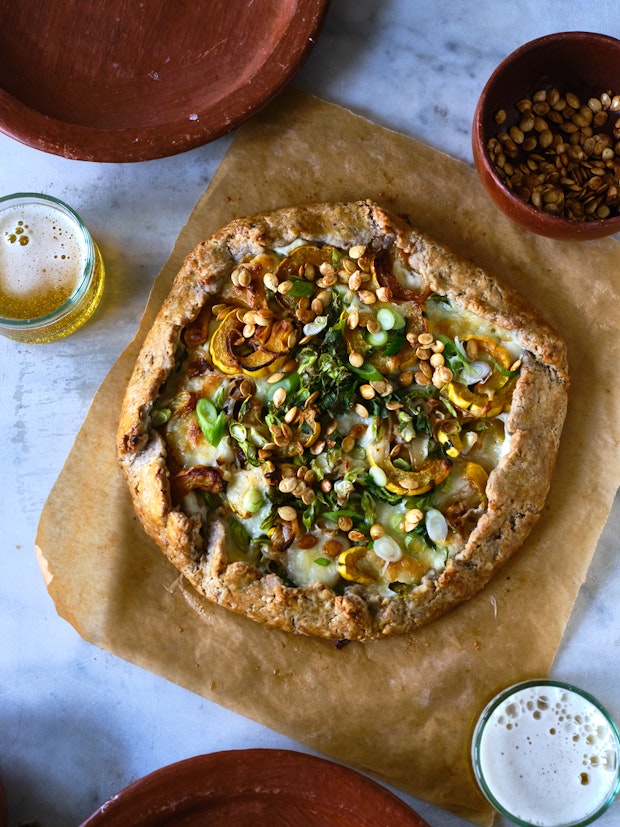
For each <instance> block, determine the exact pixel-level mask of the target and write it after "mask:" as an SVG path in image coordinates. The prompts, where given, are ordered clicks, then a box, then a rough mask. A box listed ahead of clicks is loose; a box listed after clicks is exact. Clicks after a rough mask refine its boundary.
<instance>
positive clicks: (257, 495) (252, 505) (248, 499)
mask: <svg viewBox="0 0 620 827" xmlns="http://www.w3.org/2000/svg"><path fill="white" fill-rule="evenodd" d="M264 503H265V498H264V497H263V495H262V492H261V491H259V490H258V488H251V489H250V490H249V491H248V492H247V493H246V495H245V496H244V498H243V507H244V508H245V509H246V510H247V511H249V512H250V514H256V512H257V511H260V510H261V508H262V507H263V505H264Z"/></svg>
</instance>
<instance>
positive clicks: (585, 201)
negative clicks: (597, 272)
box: [472, 32, 620, 240]
mask: <svg viewBox="0 0 620 827" xmlns="http://www.w3.org/2000/svg"><path fill="white" fill-rule="evenodd" d="M472 146H473V153H474V161H475V164H476V169H477V171H478V174H479V176H480V179H481V181H482V184H483V185H484V187H485V189H486V190H487V192H488V193H489V195H490V196H491V198H492V199H493V201H494V202H495V204H496V205H497V206H498V207H499V208H500V209H501V210H502V211H503V212H505V213H506V214H507V215H508V216H509V217H510V218H511V219H512V220H513V221H515V222H517V223H518V224H520V225H521V226H522V227H525V228H526V229H527V230H530V231H531V232H534V233H537V234H539V235H543V236H548V237H550V238H555V239H562V240H586V239H593V238H602V237H604V236H608V235H612V234H613V233H617V232H620V180H619V177H620V40H616V39H615V38H613V37H608V36H606V35H602V34H594V33H592V32H561V33H557V34H551V35H547V36H545V37H541V38H539V39H537V40H533V41H531V42H529V43H526V44H525V45H523V46H521V47H520V48H518V49H517V50H516V51H515V52H513V53H512V54H511V55H509V56H508V57H507V58H506V59H505V60H504V61H503V62H502V63H501V64H500V65H499V66H498V67H497V69H496V70H495V71H494V72H493V74H492V75H491V77H490V78H489V80H488V82H487V84H486V86H485V87H484V90H483V92H482V95H481V97H480V100H479V101H478V105H477V107H476V113H475V116H474V123H473V132H472Z"/></svg>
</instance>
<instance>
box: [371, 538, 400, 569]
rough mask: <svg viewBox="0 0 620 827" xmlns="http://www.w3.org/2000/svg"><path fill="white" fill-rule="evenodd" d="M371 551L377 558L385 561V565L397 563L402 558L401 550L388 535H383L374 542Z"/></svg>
mask: <svg viewBox="0 0 620 827" xmlns="http://www.w3.org/2000/svg"><path fill="white" fill-rule="evenodd" d="M373 551H374V553H375V554H376V555H377V557H380V558H381V559H382V560H385V562H386V563H397V562H398V561H399V560H401V559H402V556H403V550H402V548H401V547H400V546H399V545H398V543H397V542H396V540H395V539H394V538H393V537H390V535H389V534H384V535H383V536H382V537H378V538H377V539H376V540H375V544H374V546H373Z"/></svg>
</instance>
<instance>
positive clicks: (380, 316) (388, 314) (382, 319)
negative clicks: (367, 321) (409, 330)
mask: <svg viewBox="0 0 620 827" xmlns="http://www.w3.org/2000/svg"><path fill="white" fill-rule="evenodd" d="M377 321H378V322H379V324H380V325H381V328H382V329H383V330H399V329H400V328H401V327H404V326H405V325H406V323H407V322H406V321H405V318H404V316H401V314H400V313H399V312H398V311H397V310H394V309H393V308H391V307H381V308H379V310H377Z"/></svg>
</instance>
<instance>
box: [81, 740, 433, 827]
mask: <svg viewBox="0 0 620 827" xmlns="http://www.w3.org/2000/svg"><path fill="white" fill-rule="evenodd" d="M128 824H131V825H132V827H199V825H200V826H201V827H202V825H205V824H208V825H209V827H376V826H377V824H397V825H398V826H399V827H428V824H427V823H426V822H425V821H423V820H422V819H421V818H420V816H418V815H416V813H414V811H413V810H411V809H410V808H409V807H408V806H407V805H406V804H405V803H404V802H403V801H401V800H400V799H399V798H397V797H396V796H395V795H393V794H392V793H391V792H390V791H389V790H387V789H385V788H384V787H382V786H380V785H379V784H377V783H375V782H374V781H372V780H371V779H369V778H366V777H365V776H363V775H360V774H359V773H357V772H355V771H354V770H351V769H349V768H348V767H343V766H341V765H340V764H335V763H333V762H331V761H326V760H325V759H323V758H317V757H315V756H312V755H305V754H304V753H299V752H293V751H291V750H278V749H250V750H230V751H226V752H215V753H211V754H210V755H201V756H198V757H196V758H188V759H187V760H185V761H180V762H178V763H176V764H171V765H170V766H168V767H164V768H163V769H161V770H156V771H155V772H153V773H151V774H150V775H147V776H145V777H144V778H143V779H141V780H140V781H136V782H135V783H134V784H131V785H130V786H129V787H126V788H125V789H124V790H123V791H122V792H121V793H119V794H118V795H116V796H114V797H113V798H111V799H110V800H109V801H107V802H106V803H105V804H103V805H102V806H101V807H100V808H99V809H98V810H97V811H96V812H95V813H93V815H92V816H90V818H88V819H87V820H86V821H85V822H84V823H83V824H82V825H81V827H127V825H128Z"/></svg>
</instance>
